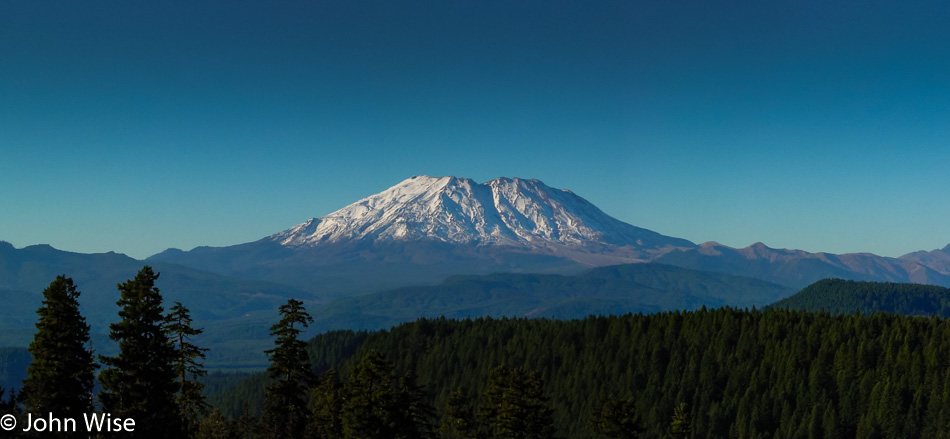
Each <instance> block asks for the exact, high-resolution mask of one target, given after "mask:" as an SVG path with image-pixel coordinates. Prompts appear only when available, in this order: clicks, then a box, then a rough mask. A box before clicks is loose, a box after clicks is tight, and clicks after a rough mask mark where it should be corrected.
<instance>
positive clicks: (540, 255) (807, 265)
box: [148, 176, 950, 297]
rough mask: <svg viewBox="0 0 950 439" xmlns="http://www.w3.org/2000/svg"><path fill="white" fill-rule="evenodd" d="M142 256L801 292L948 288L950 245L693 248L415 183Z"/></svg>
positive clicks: (246, 269)
mask: <svg viewBox="0 0 950 439" xmlns="http://www.w3.org/2000/svg"><path fill="white" fill-rule="evenodd" d="M148 260H149V261H163V262H171V263H176V264H181V265H185V266H189V267H193V268H197V269H201V270H206V271H210V272H214V273H219V274H223V275H228V276H236V277H241V278H251V279H263V280H269V281H273V282H280V283H287V284H290V285H293V286H295V287H297V288H302V289H306V290H308V291H311V292H315V293H318V294H321V295H326V296H330V297H339V296H351V295H359V294H366V293H370V292H374V291H380V290H383V289H388V288H397V287H402V286H408V285H418V284H436V283H438V282H440V281H441V280H443V279H445V278H446V277H447V276H450V275H456V274H489V273H495V272H520V273H559V274H577V273H580V272H581V271H583V270H584V269H587V268H591V267H596V266H605V265H614V264H625V263H637V262H660V263H664V264H669V265H675V266H679V267H684V268H692V269H696V270H703V271H713V272H719V273H727V274H736V275H742V276H749V277H754V278H758V279H763V280H766V281H769V282H773V283H777V284H780V285H785V286H789V287H794V288H801V287H804V286H806V285H808V284H811V283H812V282H815V281H817V280H820V279H824V278H828V277H838V278H844V279H854V280H867V281H887V282H914V283H927V284H934V285H943V286H950V245H948V246H947V247H945V248H943V249H942V250H934V251H931V252H916V253H911V254H909V255H905V256H902V257H900V258H887V257H881V256H876V255H873V254H869V253H852V254H843V255H835V254H830V253H809V252H805V251H801V250H785V249H773V248H769V247H767V246H766V245H765V244H762V243H756V244H753V245H751V246H749V247H746V248H743V249H735V248H731V247H727V246H724V245H722V244H718V243H716V242H707V243H704V244H700V245H696V244H694V243H692V242H690V241H687V240H685V239H679V238H673V237H669V236H665V235H661V234H659V233H656V232H653V231H650V230H646V229H642V228H639V227H635V226H632V225H629V224H626V223H624V222H622V221H619V220H617V219H615V218H613V217H611V216H609V215H607V214H605V213H604V212H603V211H601V210H600V209H598V208H597V207H596V206H594V205H593V204H591V203H590V202H588V201H587V200H585V199H583V198H581V197H580V196H578V195H576V194H574V193H573V192H570V191H567V190H563V189H555V188H552V187H549V186H547V185H545V184H544V183H542V182H540V181H538V180H524V179H519V178H514V179H509V178H498V179H495V180H491V181H489V182H487V183H482V184H479V183H476V182H474V181H472V180H470V179H467V178H456V177H438V178H436V177H427V176H417V177H412V178H410V179H407V180H405V181H403V182H401V183H399V184H397V185H395V186H393V187H391V188H389V189H387V190H385V191H383V192H380V193H378V194H376V195H372V196H370V197H367V198H364V199H362V200H359V201H357V202H355V203H353V204H351V205H349V206H346V207H344V208H343V209H340V210H338V211H336V212H333V213H331V214H329V215H327V216H325V217H322V218H313V219H310V220H308V221H306V222H303V223H301V224H299V225H297V226H294V227H292V228H290V229H288V230H285V231H283V232H279V233H276V234H274V235H271V236H269V237H265V238H263V239H261V240H259V241H256V242H251V243H246V244H240V245H235V246H230V247H217V248H211V247H199V248H196V249H194V250H191V251H187V252H185V251H181V250H177V249H169V250H166V251H165V252H162V253H159V254H157V255H154V256H152V257H150V258H149V259H148Z"/></svg>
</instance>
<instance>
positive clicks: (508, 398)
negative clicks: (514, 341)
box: [479, 366, 554, 439]
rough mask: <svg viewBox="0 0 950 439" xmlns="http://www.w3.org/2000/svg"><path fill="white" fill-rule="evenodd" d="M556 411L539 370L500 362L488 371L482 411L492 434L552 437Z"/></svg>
mask: <svg viewBox="0 0 950 439" xmlns="http://www.w3.org/2000/svg"><path fill="white" fill-rule="evenodd" d="M553 413H554V411H553V410H552V409H551V408H549V407H548V404H547V398H546V397H545V396H544V384H543V383H542V381H541V377H539V376H538V374H537V373H535V372H528V371H526V370H525V369H524V368H521V367H516V368H508V367H505V366H498V367H496V368H495V369H493V370H492V371H491V373H490V374H489V377H488V389H486V390H485V393H484V395H483V397H482V406H481V407H480V409H479V414H480V415H481V417H482V418H483V419H484V421H485V424H487V425H488V427H489V430H490V431H491V436H492V437H495V438H505V439H550V438H553V437H554V421H553Z"/></svg>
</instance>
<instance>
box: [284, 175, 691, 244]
mask: <svg viewBox="0 0 950 439" xmlns="http://www.w3.org/2000/svg"><path fill="white" fill-rule="evenodd" d="M270 239H272V240H274V241H277V242H279V243H281V244H282V245H285V246H291V247H297V246H317V245H320V244H322V243H337V242H345V241H350V240H360V241H363V240H370V241H373V242H376V243H380V242H389V241H408V240H437V241H443V242H449V243H456V244H467V245H479V246H480V245H509V246H519V247H526V248H532V247H545V246H550V245H557V246H567V247H576V248H580V247H587V248H591V249H593V247H603V246H604V245H610V246H635V247H638V248H645V249H650V248H656V249H659V248H664V247H669V246H687V247H691V246H693V244H692V243H690V242H688V241H685V240H680V239H676V238H670V237H666V236H663V235H660V234H658V233H654V232H651V231H649V230H645V229H640V228H637V227H634V226H631V225H629V224H626V223H624V222H621V221H619V220H616V219H614V218H612V217H610V216H608V215H607V214H605V213H603V212H602V211H601V210H600V209H598V208H597V207H596V206H594V205H593V204H591V203H590V202H588V201H587V200H585V199H583V198H581V197H579V196H577V195H575V194H574V193H573V192H571V191H567V190H563V189H555V188H552V187H549V186H547V185H545V184H544V183H542V182H541V181H539V180H534V179H529V180H526V179H520V178H504V177H502V178H496V179H494V180H491V181H488V182H486V183H476V182H475V181H473V180H471V179H469V178H459V177H453V176H446V177H429V176H425V175H422V176H415V177H412V178H409V179H406V180H404V181H402V182H400V183H399V184H396V185H395V186H393V187H391V188H389V189H386V190H385V191H383V192H380V193H378V194H376V195H372V196H369V197H366V198H364V199H362V200H359V201H357V202H355V203H353V204H351V205H349V206H346V207H344V208H343V209H340V210H338V211H336V212H333V213H331V214H329V215H327V216H325V217H322V218H314V219H311V220H309V221H307V222H305V223H303V224H299V225H297V226H295V227H292V228H290V229H288V230H286V231H283V232H281V233H278V234H275V235H272V236H271V237H270Z"/></svg>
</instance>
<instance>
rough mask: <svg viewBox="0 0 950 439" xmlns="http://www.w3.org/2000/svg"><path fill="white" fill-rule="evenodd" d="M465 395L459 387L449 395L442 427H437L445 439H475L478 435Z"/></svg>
mask: <svg viewBox="0 0 950 439" xmlns="http://www.w3.org/2000/svg"><path fill="white" fill-rule="evenodd" d="M465 395H466V390H465V388H464V387H459V388H458V389H455V391H454V392H452V393H451V394H449V399H448V401H446V403H445V410H444V418H443V420H442V425H441V426H440V427H439V433H440V434H441V435H442V437H443V438H445V439H475V438H476V437H477V435H478V425H477V424H475V414H474V411H473V410H472V406H471V403H470V401H469V400H468V399H467V398H466V397H465Z"/></svg>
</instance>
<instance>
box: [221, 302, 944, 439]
mask: <svg viewBox="0 0 950 439" xmlns="http://www.w3.org/2000/svg"><path fill="white" fill-rule="evenodd" d="M360 334H361V333H359V332H352V331H339V332H334V333H329V334H324V335H321V336H318V337H317V338H316V339H314V340H312V343H315V344H316V345H318V346H315V345H314V344H311V345H310V346H313V347H315V348H316V349H317V350H319V351H320V352H322V353H326V354H328V355H334V356H335V355H338V354H340V353H341V352H352V355H349V357H335V358H337V360H335V361H337V364H336V366H334V369H335V372H334V373H333V376H335V378H334V379H335V380H336V382H338V383H339V386H334V385H330V384H324V385H323V386H324V388H325V389H330V390H327V391H325V392H324V393H323V395H324V396H322V398H324V399H326V400H329V401H349V400H350V398H351V397H350V396H349V393H347V392H346V391H343V390H340V391H336V392H334V391H332V389H344V388H345V387H346V386H347V383H348V382H350V381H352V380H353V378H354V376H355V375H354V371H356V370H359V369H358V366H359V365H360V364H361V363H362V362H363V361H364V359H365V358H367V356H369V355H372V356H374V357H375V356H377V355H378V356H379V357H378V358H382V359H385V361H386V362H389V363H391V364H392V365H393V375H394V376H396V377H405V376H412V377H413V378H414V380H415V384H416V385H417V386H418V387H420V388H421V390H422V391H421V392H419V394H420V395H421V398H422V399H421V401H422V403H424V404H427V405H429V406H430V407H433V408H434V409H435V410H434V418H431V424H432V425H434V426H435V434H436V436H437V437H443V438H482V437H518V436H504V435H505V434H507V433H505V431H506V429H507V428H509V427H508V426H507V425H517V423H522V424H527V423H528V422H529V418H528V417H526V416H524V415H519V416H512V417H504V416H498V417H496V416H492V412H491V407H493V406H494V403H493V402H492V401H498V400H499V397H498V395H499V394H503V392H502V393H499V392H498V391H497V386H498V385H500V384H503V383H505V379H502V378H500V377H504V376H512V375H511V374H500V373H496V372H494V371H495V369H496V368H497V367H498V365H507V366H506V367H508V368H511V369H519V368H520V369H521V370H522V372H523V373H515V374H514V375H520V376H522V377H528V376H530V375H532V374H533V375H534V376H535V377H537V379H538V382H540V383H542V385H543V392H542V394H541V395H542V396H543V399H544V402H543V403H542V404H540V405H539V406H538V407H542V408H544V407H547V408H548V409H551V410H553V412H551V415H550V417H551V419H552V422H553V426H554V429H553V433H554V435H556V436H558V437H569V438H601V437H605V438H633V437H642V438H665V437H690V438H840V437H854V438H943V437H948V436H947V432H950V372H948V371H950V321H947V320H944V319H940V318H935V317H929V318H927V317H907V316H897V315H891V314H883V313H880V314H874V315H870V316H863V315H855V314H847V315H834V314H829V313H823V312H804V311H789V310H780V309H770V310H766V311H757V310H735V309H728V308H726V309H715V310H700V311H695V312H666V313H658V314H650V315H625V316H612V317H589V318H586V319H581V320H573V321H555V320H545V319H488V318H481V319H474V320H462V321H452V320H446V319H433V320H430V319H423V320H419V321H416V322H412V323H407V324H403V325H400V326H398V327H395V328H393V329H392V330H389V331H377V332H372V333H368V334H365V336H361V335H360ZM324 375H325V374H324ZM321 380H322V378H321ZM523 381H524V380H523ZM530 381H531V380H530V379H529V380H526V382H530ZM249 383H250V382H249ZM317 386H318V387H319V386H321V384H319V383H318V385H317ZM493 386H495V388H496V390H490V389H491V388H492V387H493ZM242 387H243V386H238V387H237V388H235V389H234V392H232V393H226V394H222V395H219V396H218V400H226V399H228V398H229V396H228V395H230V397H231V398H233V399H235V400H237V401H241V402H242V403H244V402H250V403H251V405H252V406H253V405H254V402H253V401H251V400H247V399H241V398H240V397H239V396H238V395H242V394H243V395H249V394H250V393H249V392H248V389H246V388H242ZM531 387H532V386H531V385H528V384H524V383H523V384H519V385H518V386H517V388H520V389H523V390H527V389H530V388H531ZM535 394H536V393H535ZM405 400H408V399H405ZM313 401H315V399H314V398H313V397H311V404H313ZM344 404H345V403H344ZM325 405H327V404H325ZM329 405H330V406H332V404H329ZM524 405H525V404H523V403H519V404H509V405H508V407H512V409H513V410H514V409H515V408H518V407H522V406H524ZM401 406H403V407H408V405H407V404H405V403H403V404H401ZM311 413H314V412H313V411H311ZM320 413H324V414H323V415H321V416H324V417H326V415H325V414H326V413H333V411H332V410H324V411H322V412H320ZM513 413H517V412H513ZM311 416H312V418H316V415H315V414H312V415H311ZM327 419H345V418H343V417H339V418H333V417H328V418H327ZM492 419H494V420H495V421H496V423H495V424H491V422H492V421H491V420H492ZM508 422H510V423H509V424H506V423H508ZM330 424H331V425H336V424H333V423H332V422H331V423H330ZM532 430H534V431H538V430H539V428H532ZM326 437H334V436H326ZM344 437H345V436H344Z"/></svg>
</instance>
